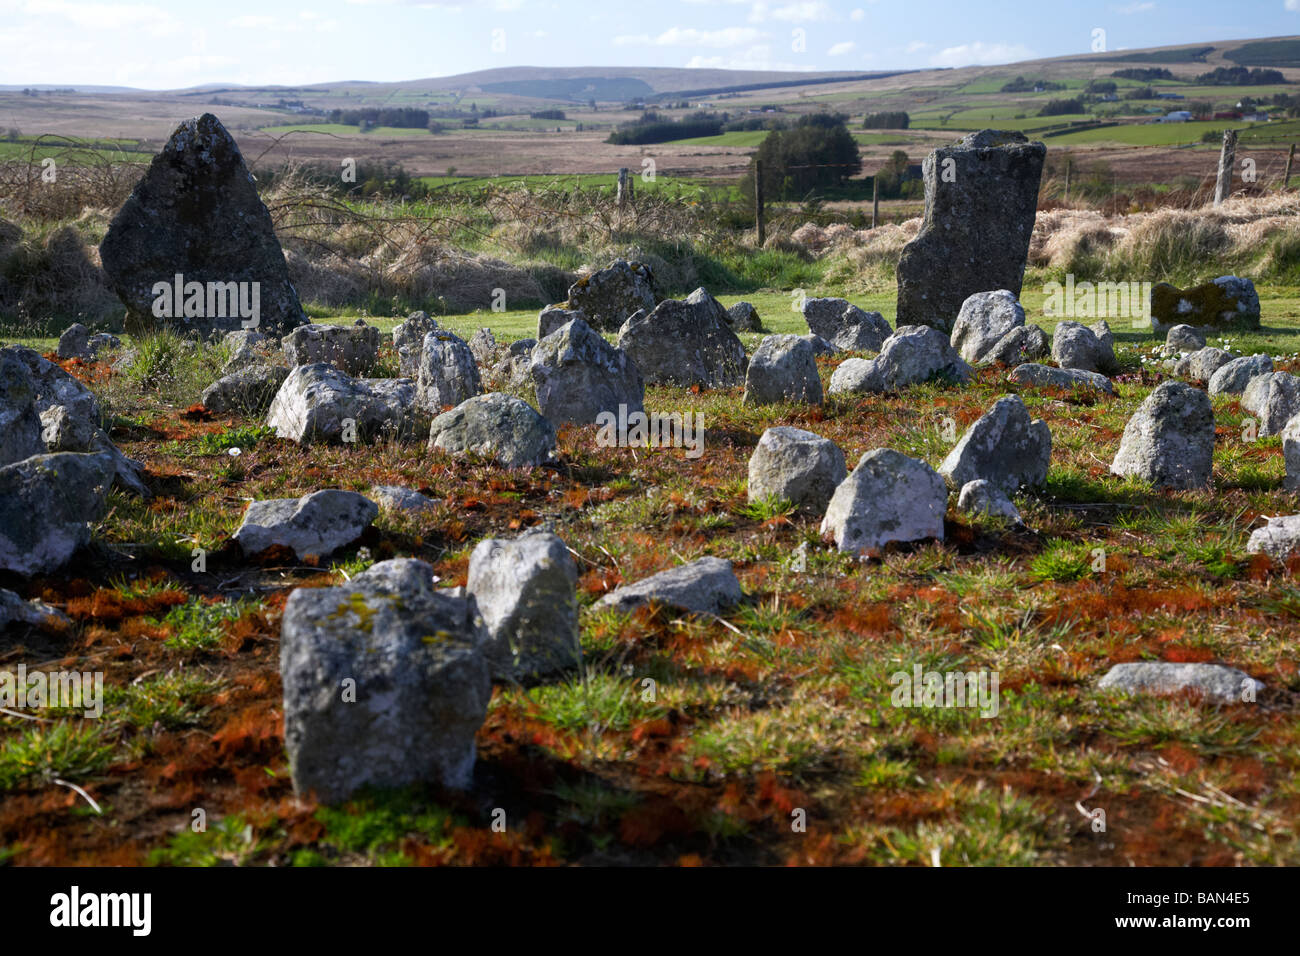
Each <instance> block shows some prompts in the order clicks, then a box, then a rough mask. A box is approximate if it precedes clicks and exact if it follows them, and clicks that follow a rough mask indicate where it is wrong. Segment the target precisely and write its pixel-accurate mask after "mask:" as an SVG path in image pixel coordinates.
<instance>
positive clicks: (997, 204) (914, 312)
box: [895, 129, 1047, 332]
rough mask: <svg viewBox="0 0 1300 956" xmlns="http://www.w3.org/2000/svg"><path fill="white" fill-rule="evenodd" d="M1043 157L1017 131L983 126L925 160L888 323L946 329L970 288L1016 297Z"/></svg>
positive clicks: (1042, 152)
mask: <svg viewBox="0 0 1300 956" xmlns="http://www.w3.org/2000/svg"><path fill="white" fill-rule="evenodd" d="M1046 155H1047V147H1046V146H1044V145H1043V144H1042V143H1031V142H1029V141H1028V140H1027V139H1026V138H1025V136H1024V134H1023V133H1017V132H1013V131H1008V130H991V129H986V130H981V131H980V132H978V133H971V134H969V135H968V136H965V137H963V138H962V139H961V140H960V141H959V142H957V143H956V144H955V145H953V146H946V147H943V148H942V149H936V150H934V151H933V152H932V153H930V155H929V156H927V157H926V158H925V162H924V163H923V164H922V166H921V169H922V174H923V176H924V180H925V219H924V221H923V222H922V224H921V231H920V232H919V233H918V234H917V236H916V238H915V239H913V240H912V241H911V242H909V243H908V244H907V245H906V246H904V247H903V254H902V256H901V257H900V258H899V260H898V319H897V321H896V323H895V325H896V326H898V327H899V328H901V327H902V326H905V325H929V326H933V327H934V328H937V329H941V330H943V331H945V332H947V331H950V330H951V329H952V325H953V320H954V319H956V317H957V314H958V313H959V312H960V311H961V307H962V303H963V302H965V301H966V299H967V298H968V297H969V296H971V295H974V294H975V293H976V292H984V291H987V290H988V289H1007V290H1009V291H1010V292H1011V293H1012V294H1013V295H1015V296H1016V297H1017V298H1019V296H1020V287H1021V283H1022V282H1023V281H1024V276H1025V258H1026V256H1027V255H1028V254H1029V237H1030V234H1031V233H1032V232H1033V231H1034V215H1035V211H1036V210H1037V207H1038V183H1039V180H1040V178H1041V177H1042V174H1043V160H1044V158H1045V157H1046Z"/></svg>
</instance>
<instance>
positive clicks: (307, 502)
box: [233, 488, 379, 559]
mask: <svg viewBox="0 0 1300 956" xmlns="http://www.w3.org/2000/svg"><path fill="white" fill-rule="evenodd" d="M378 515H379V506H378V505H377V504H375V503H374V502H373V501H371V500H370V499H369V498H367V497H366V496H365V495H359V494H357V493H356V492H355V491H340V490H338V489H336V488H327V489H326V490H324V491H314V492H312V493H311V494H309V495H303V496H302V497H301V498H271V499H267V500H265V501H253V502H250V503H249V505H248V510H247V511H245V512H244V520H243V521H241V522H240V524H239V527H238V528H237V529H236V530H235V533H234V536H233V537H234V539H235V541H236V543H237V544H238V545H239V547H240V549H241V550H243V552H244V553H245V554H257V553H258V552H261V551H265V550H266V549H267V548H269V547H271V546H272V545H280V546H281V547H285V548H289V549H291V550H292V551H293V553H294V554H296V555H297V556H298V557H299V558H300V559H301V558H306V557H308V556H309V555H310V556H313V557H317V558H323V557H325V556H327V555H330V554H333V553H334V552H335V551H337V550H338V549H339V548H341V547H343V546H344V545H345V544H350V543H351V542H353V541H355V540H356V539H357V538H359V537H360V536H361V532H363V531H365V530H366V529H367V528H368V527H370V525H371V523H372V522H373V521H374V520H375V518H376V517H377V516H378Z"/></svg>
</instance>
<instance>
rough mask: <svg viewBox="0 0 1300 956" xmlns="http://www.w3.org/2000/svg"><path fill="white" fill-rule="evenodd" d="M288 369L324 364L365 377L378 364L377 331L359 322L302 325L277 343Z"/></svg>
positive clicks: (371, 326)
mask: <svg viewBox="0 0 1300 956" xmlns="http://www.w3.org/2000/svg"><path fill="white" fill-rule="evenodd" d="M280 347H281V348H282V349H284V357H285V358H286V359H288V361H289V365H290V366H291V367H296V366H299V365H314V364H316V363H317V362H325V363H327V364H329V365H333V366H334V367H335V368H337V369H339V370H340V371H343V372H346V373H347V374H348V375H365V374H366V373H367V372H369V371H370V370H371V369H372V368H374V367H375V363H376V362H377V361H379V329H377V328H375V327H374V326H373V325H366V323H365V321H364V320H362V319H357V321H356V322H355V323H354V324H352V325H315V324H312V325H302V326H299V327H298V328H296V329H294V330H293V331H292V332H290V333H289V334H288V335H286V336H285V337H284V338H283V339H281V340H280Z"/></svg>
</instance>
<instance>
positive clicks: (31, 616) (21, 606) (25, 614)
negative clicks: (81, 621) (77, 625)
mask: <svg viewBox="0 0 1300 956" xmlns="http://www.w3.org/2000/svg"><path fill="white" fill-rule="evenodd" d="M71 623H72V621H71V619H69V617H68V616H67V615H66V614H64V613H63V612H62V611H60V610H58V609H57V608H53V607H50V606H49V605H48V604H46V603H45V602H44V601H35V600H33V601H24V600H23V599H22V598H21V597H19V596H18V595H17V594H15V593H14V592H13V591H6V590H5V589H4V588H0V630H4V628H6V627H8V626H9V625H10V624H29V625H31V626H32V627H39V628H44V629H47V630H48V629H54V630H62V629H63V628H65V627H68V626H69V625H70V624H71Z"/></svg>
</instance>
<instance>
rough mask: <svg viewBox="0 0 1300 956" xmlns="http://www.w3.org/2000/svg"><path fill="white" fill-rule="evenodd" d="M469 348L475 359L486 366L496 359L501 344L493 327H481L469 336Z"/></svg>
mask: <svg viewBox="0 0 1300 956" xmlns="http://www.w3.org/2000/svg"><path fill="white" fill-rule="evenodd" d="M469 350H470V353H471V354H472V355H473V356H474V360H475V361H476V362H478V363H479V364H480V365H483V366H485V367H486V366H491V365H492V364H493V363H494V362H495V361H496V359H497V352H498V351H499V350H500V346H498V345H497V337H496V336H495V335H493V334H492V330H491V329H479V330H477V331H476V332H475V333H474V334H473V335H471V336H470V338H469Z"/></svg>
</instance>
